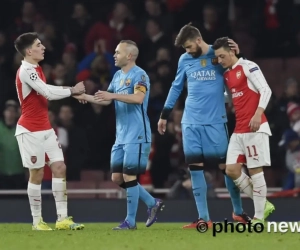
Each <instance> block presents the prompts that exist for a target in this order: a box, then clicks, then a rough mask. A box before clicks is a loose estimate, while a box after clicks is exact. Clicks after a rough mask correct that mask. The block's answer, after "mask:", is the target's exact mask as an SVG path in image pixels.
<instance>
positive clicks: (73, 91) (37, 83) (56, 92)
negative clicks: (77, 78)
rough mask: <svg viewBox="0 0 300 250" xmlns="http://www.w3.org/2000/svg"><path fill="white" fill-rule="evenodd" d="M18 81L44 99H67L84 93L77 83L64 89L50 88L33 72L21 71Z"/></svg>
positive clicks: (81, 84) (50, 86) (82, 86)
mask: <svg viewBox="0 0 300 250" xmlns="http://www.w3.org/2000/svg"><path fill="white" fill-rule="evenodd" d="M20 80H21V82H23V83H26V84H28V85H29V86H30V87H31V88H32V89H34V90H35V91H36V92H37V93H39V94H40V95H42V96H44V97H45V98H46V99H48V100H50V101H52V100H60V99H64V98H67V97H69V96H71V95H77V94H82V93H84V92H85V88H84V85H83V82H81V83H78V84H77V85H76V86H75V87H72V88H64V87H61V86H52V85H49V84H46V83H45V82H44V81H43V80H42V79H41V78H40V77H39V76H38V74H37V73H36V72H35V71H34V70H31V69H30V70H28V71H27V70H22V71H21V72H20Z"/></svg>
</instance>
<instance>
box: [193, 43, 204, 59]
mask: <svg viewBox="0 0 300 250" xmlns="http://www.w3.org/2000/svg"><path fill="white" fill-rule="evenodd" d="M190 55H191V56H192V57H194V58H198V57H199V56H201V55H202V49H201V47H200V46H199V45H197V47H196V51H195V52H190Z"/></svg>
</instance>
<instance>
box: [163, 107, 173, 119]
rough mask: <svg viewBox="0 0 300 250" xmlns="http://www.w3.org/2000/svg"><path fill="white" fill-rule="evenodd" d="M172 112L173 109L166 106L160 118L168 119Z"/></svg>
mask: <svg viewBox="0 0 300 250" xmlns="http://www.w3.org/2000/svg"><path fill="white" fill-rule="evenodd" d="M171 112H172V109H166V108H164V109H163V110H162V112H161V115H160V119H163V120H167V119H168V118H169V116H170V114H171Z"/></svg>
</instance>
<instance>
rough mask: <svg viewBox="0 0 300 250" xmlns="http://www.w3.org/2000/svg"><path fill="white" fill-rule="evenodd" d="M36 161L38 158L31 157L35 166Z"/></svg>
mask: <svg viewBox="0 0 300 250" xmlns="http://www.w3.org/2000/svg"><path fill="white" fill-rule="evenodd" d="M36 160H37V158H36V156H31V162H32V163H33V164H35V163H36Z"/></svg>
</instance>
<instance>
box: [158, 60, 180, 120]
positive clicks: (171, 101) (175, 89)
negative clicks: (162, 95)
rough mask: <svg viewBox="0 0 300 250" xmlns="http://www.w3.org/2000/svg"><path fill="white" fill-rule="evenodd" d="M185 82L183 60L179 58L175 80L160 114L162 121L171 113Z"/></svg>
mask: <svg viewBox="0 0 300 250" xmlns="http://www.w3.org/2000/svg"><path fill="white" fill-rule="evenodd" d="M185 80H186V74H185V67H184V63H183V59H182V57H181V58H180V59H179V61H178V67H177V73H176V76H175V80H174V81H173V82H172V86H171V88H170V90H169V94H168V97H167V100H166V102H165V105H164V108H163V111H162V114H161V118H162V119H167V118H168V116H169V115H170V113H171V112H172V110H173V107H174V105H175V103H176V101H177V99H178V97H179V96H180V94H181V92H182V90H183V86H184V83H185Z"/></svg>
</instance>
